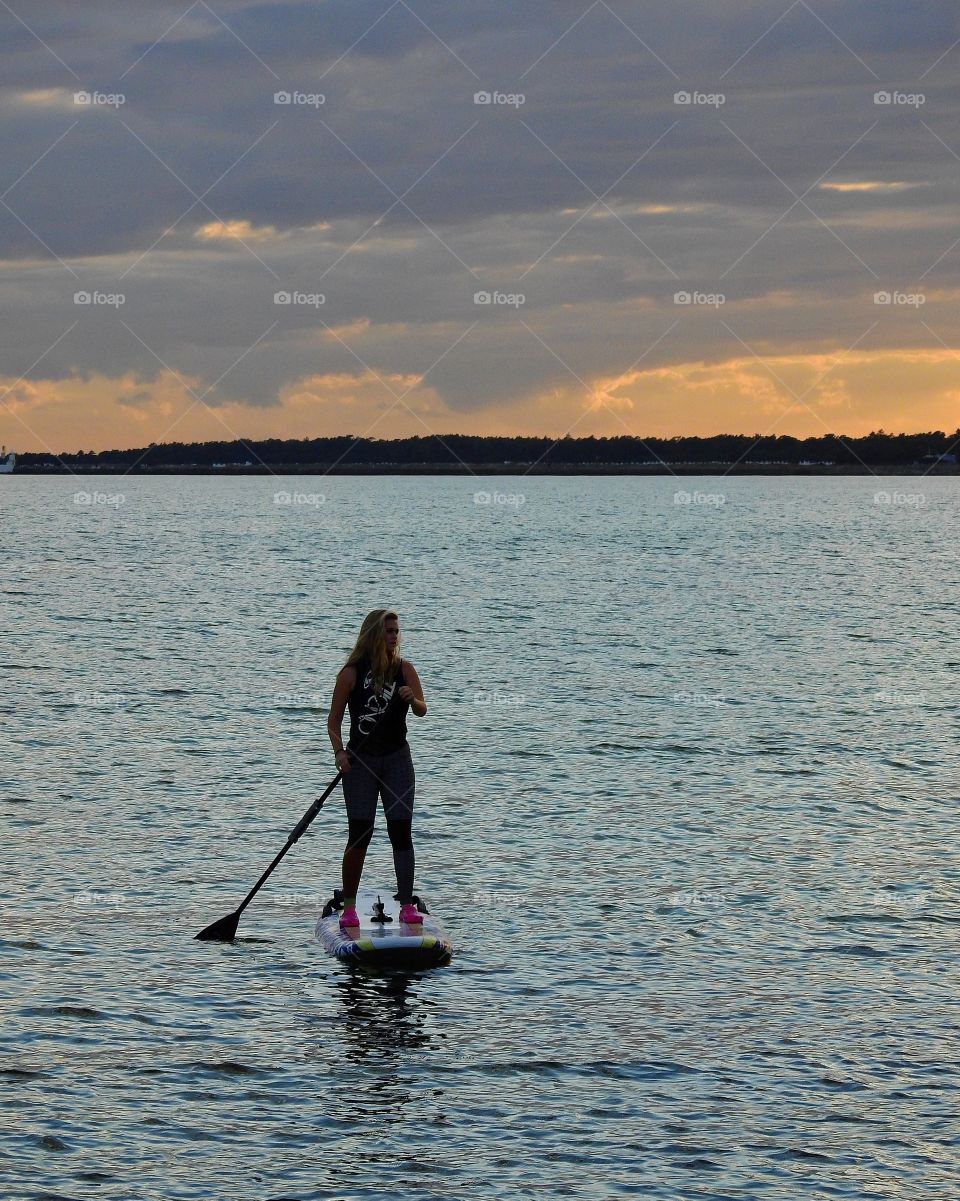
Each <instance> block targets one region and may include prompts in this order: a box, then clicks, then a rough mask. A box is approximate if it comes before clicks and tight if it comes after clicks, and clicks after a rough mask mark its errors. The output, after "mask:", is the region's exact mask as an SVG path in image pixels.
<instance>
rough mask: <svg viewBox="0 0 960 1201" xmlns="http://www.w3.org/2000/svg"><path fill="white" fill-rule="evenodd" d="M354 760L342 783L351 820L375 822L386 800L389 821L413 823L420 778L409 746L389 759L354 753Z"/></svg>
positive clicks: (386, 756) (385, 810)
mask: <svg viewBox="0 0 960 1201" xmlns="http://www.w3.org/2000/svg"><path fill="white" fill-rule="evenodd" d="M348 749H349V748H348ZM350 759H351V761H352V766H351V768H350V770H349V771H348V772H346V773H345V775H344V776H343V778H342V780H341V783H342V784H343V799H344V801H345V802H346V805H347V817H348V818H351V819H352V820H355V821H356V820H359V821H366V822H372V821H373V820H374V819H375V818H376V815H377V799H378V798H379V797H382V798H383V812H384V813H385V814H386V817H387V821H406V822H408V821H411V820H412V818H413V797H414V792H415V790H416V777H415V775H414V771H413V756H412V755H411V754H410V746H409V744H406V745H404V746H402V747H401V748H400V749H399V750H398V751H392V752H391V753H390V754H389V755H368V754H366V753H365V752H364V751H360V752H357V751H350Z"/></svg>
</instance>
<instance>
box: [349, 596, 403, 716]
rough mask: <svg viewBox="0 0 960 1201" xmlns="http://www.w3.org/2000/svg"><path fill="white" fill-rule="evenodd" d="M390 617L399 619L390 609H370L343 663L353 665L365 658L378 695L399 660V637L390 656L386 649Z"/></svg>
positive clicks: (391, 675) (392, 673)
mask: <svg viewBox="0 0 960 1201" xmlns="http://www.w3.org/2000/svg"><path fill="white" fill-rule="evenodd" d="M390 618H393V619H394V620H395V621H399V620H400V619H399V617H398V616H397V614H396V613H394V611H393V610H392V609H373V610H371V611H370V612H369V613H368V614H367V615H366V617H365V618H364V619H363V624H362V625H361V626H360V633H359V635H358V637H357V641H356V644H355V645H354V648H353V650H352V651H351V652H350V655H349V657H348V658H347V661H346V663H344V665H343V666H344V667H355V666H356V665H357V664H358V663H360V662H362V661H363V660H366V661H367V663H368V664H369V665H370V670H371V671H372V672H373V688H374V691H375V692H376V693H377V694H378V695H379V693H381V692H383V686H384V684H386V682H387V679H388V678H391V679H392V677H393V676H394V674H395V672H396V668H397V665H398V664H399V662H400V654H399V639H398V640H397V645H398V650H396V651H394V653H393V655H392V656H391V655H390V654H389V652H388V651H387V632H386V627H387V622H388V621H389V620H390Z"/></svg>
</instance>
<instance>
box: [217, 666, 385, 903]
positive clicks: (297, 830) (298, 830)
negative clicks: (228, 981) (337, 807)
mask: <svg viewBox="0 0 960 1201" xmlns="http://www.w3.org/2000/svg"><path fill="white" fill-rule="evenodd" d="M402 662H403V661H402V660H401V663H402ZM400 672H401V674H400V675H399V678H398V681H397V686H396V688H395V689H394V690H393V692H392V693H391V696H390V699H389V701H387V706H386V708H385V709H384V711H383V712H382V713H381V714H380V716H379V717H378V718H377V720H376V722H375V724H374V727H373V729H372V730H371V731H370V733H369V734H366V735H364V737H363V738H361V739H360V740H359V741H358V743H357V745H356V747H354V748H353V749H354V751H360V750H361V749H362V748H363V747H364V746H366V744H367V743H368V742H369V741H370V739H371V738H372V737H373V736H374V734H375V733H376V732H377V730H378V729H379V728H380V726H381V724H382V723H383V720H384V718H385V717H386V716H387V713H388V712H389V710H390V706H391V705H392V704H393V701H394V698H395V697H396V696H397V695H398V693H399V692H400V689H401V688H402V687H403V674H402V668H401V669H400ZM346 749H349V748H346ZM342 779H343V772H342V771H338V772H337V774H336V775H335V776H334V777H333V779H332V780H331V781H330V783H329V784H328V785H327V787H326V788H325V789H324V790H323V795H322V796H318V797H317V799H316V800H315V801H314V802H313V804H312V805H311V806H310V808H309V809H308V810H307V811H306V813H305V814H304V815H303V817H301V818H300V820H299V821H298V822H297V824H296V825H295V826H294V827H293V829H292V830H291V831H290V834H289V836H288V837H287V841H286V844H285V845H284V846H283V848H282V849H281V850H280V852H279V853H278V854H277V856H276V857H275V858H274V860H273V862H272V863H271V864H270V866H269V867H268V868H267V870H266V871H265V872H264V873H263V875H262V876H261V877H260V879H259V880H258V881H257V882H256V884H254V886H253V888H251V889H250V891H249V892H248V893H247V895H246V896H245V897H244V899H243V900H242V901H241V903H240V905H239V907H238V908H237V909H236V910H234V914H233V916H234V917H235V918H236V919H237V920H238V921H239V920H240V915H241V914H242V913H243V911H244V909H246V907H247V906H248V905H249V904H250V902H251V901H252V900H253V898H254V897H255V896H256V895H257V893H258V892H259V891H260V889H261V888H262V887H263V886H264V884H266V882H267V880H268V879H269V878H270V876H271V875H272V874H273V870H274V868H275V867H276V866H277V864H278V863H279V862H280V860H281V859H282V858H283V857H284V855H286V853H287V851H289V850H290V848H291V847H292V846H293V844H294V843H295V842H299V840H300V838H301V837H302V836H303V834H304V833H305V832H306V830H307V827H308V826H309V825H310V823H311V822H312V821H313V819H314V818H315V817H316V816H317V814H318V813H319V812H320V810H321V809H322V808H323V803H324V801H325V800H326V799H327V797H328V796H329V795H330V793H331V792H333V790H334V789H335V788H336V786H337V785H338V784H339V783H340V781H341V780H342Z"/></svg>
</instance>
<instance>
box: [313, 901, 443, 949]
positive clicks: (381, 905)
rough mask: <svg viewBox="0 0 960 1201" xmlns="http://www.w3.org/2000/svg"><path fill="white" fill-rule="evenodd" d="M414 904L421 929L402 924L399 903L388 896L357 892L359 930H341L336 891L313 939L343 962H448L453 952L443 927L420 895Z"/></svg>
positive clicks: (318, 922) (340, 909) (353, 928)
mask: <svg viewBox="0 0 960 1201" xmlns="http://www.w3.org/2000/svg"><path fill="white" fill-rule="evenodd" d="M413 901H414V904H415V905H416V906H417V909H418V910H419V911H420V913H421V914H422V915H423V925H422V926H421V925H419V924H411V925H408V924H407V923H404V922H401V921H400V905H399V903H398V902H397V900H396V898H395V897H393V896H391V894H390V893H389V892H381V893H376V892H372V891H369V890H367V889H361V891H360V892H359V893H358V894H357V916H358V917H359V918H360V925H359V926H348V927H347V929H346V930H341V928H340V913H341V912H342V909H343V894H342V892H341V891H340V889H339V888H338V889H336V890H335V892H334V894H333V897H332V898H331V899H330V900H329V901H327V903H326V905H324V907H323V913H321V915H320V917H319V918H318V919H317V941H318V942H320V943H321V944H322V945H323V947H324V949H325V950H326V951H328V952H329V953H330V954H331V955H335V956H336V958H337V959H340V960H342V961H343V962H344V963H362V964H364V965H365V966H368V967H377V968H379V967H382V968H425V967H439V966H440V964H443V963H449V962H450V956H451V955H452V954H453V948H452V946H451V945H450V940H449V938H448V937H447V933H446V931H445V930H444V928H443V926H441V925H440V923H439V922H438V921H437V919H436V918H435V917H432V916H431V915H430V912H429V910H428V909H427V907H426V905H425V904H424V903H423V901H422V900H421V899H420V898H419V897H414V898H413Z"/></svg>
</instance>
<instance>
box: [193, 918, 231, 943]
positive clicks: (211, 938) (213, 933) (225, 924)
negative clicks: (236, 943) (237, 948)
mask: <svg viewBox="0 0 960 1201" xmlns="http://www.w3.org/2000/svg"><path fill="white" fill-rule="evenodd" d="M239 924H240V914H239V913H228V914H227V916H226V917H222V918H220V919H219V920H218V921H215V922H211V923H210V925H209V926H205V927H204V928H203V929H202V930H201V931H200V933H199V934H195V935H194V936H193V937H194V939H198V938H199V939H200V941H201V942H233V940H234V939H235V938H236V937H237V926H238V925H239Z"/></svg>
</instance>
